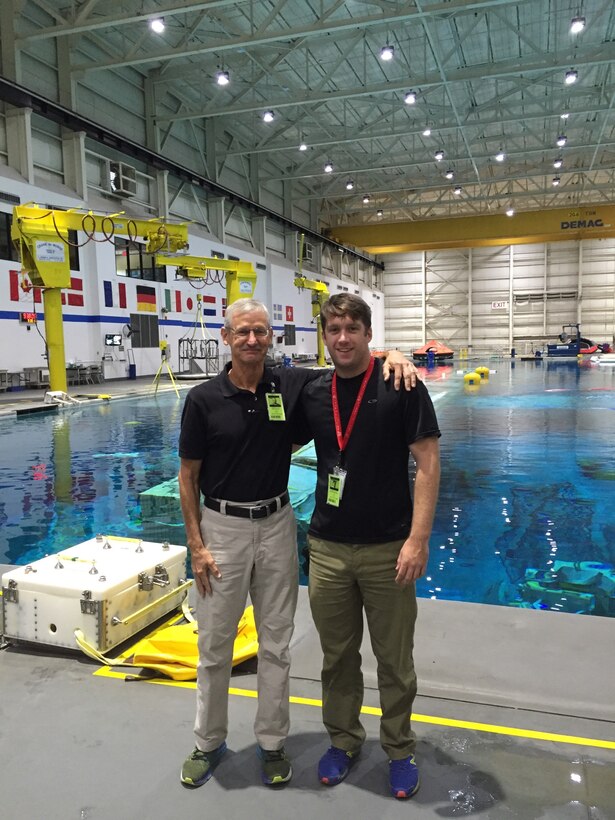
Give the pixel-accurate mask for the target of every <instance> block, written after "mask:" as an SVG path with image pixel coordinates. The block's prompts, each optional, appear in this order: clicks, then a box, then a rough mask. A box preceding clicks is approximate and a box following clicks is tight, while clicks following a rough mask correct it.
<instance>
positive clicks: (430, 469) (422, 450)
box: [395, 436, 440, 585]
mask: <svg viewBox="0 0 615 820" xmlns="http://www.w3.org/2000/svg"><path fill="white" fill-rule="evenodd" d="M410 452H411V453H412V457H413V458H414V460H415V462H416V477H415V480H414V503H413V512H412V525H411V527H410V535H409V536H408V538H407V539H406V540H405V541H404V544H403V546H402V548H401V550H400V552H399V556H398V558H397V566H396V569H397V575H396V577H395V581H396V583H398V584H402V585H406V584H411V583H412V582H413V581H416V580H417V579H418V578H420V577H421V575H423V574H424V573H425V570H426V569H427V561H428V560H429V536H430V535H431V528H432V525H433V518H434V513H435V510H436V502H437V500H438V489H439V486H440V444H439V442H438V438H437V436H428V437H426V438H420V439H417V441H415V442H414V443H413V444H411V445H410Z"/></svg>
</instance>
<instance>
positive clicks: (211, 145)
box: [205, 117, 219, 182]
mask: <svg viewBox="0 0 615 820" xmlns="http://www.w3.org/2000/svg"><path fill="white" fill-rule="evenodd" d="M205 159H206V163H207V164H206V171H207V176H208V177H209V178H210V179H211V180H212V181H213V182H218V181H219V180H218V146H217V144H216V117H209V119H207V120H205Z"/></svg>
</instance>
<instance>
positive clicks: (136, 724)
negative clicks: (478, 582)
mask: <svg viewBox="0 0 615 820" xmlns="http://www.w3.org/2000/svg"><path fill="white" fill-rule="evenodd" d="M300 593H301V594H300V604H299V610H298V615H297V628H296V632H295V637H294V639H293V646H292V649H293V668H292V683H291V696H292V698H293V703H292V706H291V716H292V724H293V725H292V730H291V736H290V738H289V741H288V744H287V749H288V752H289V753H290V755H291V757H292V760H293V767H294V777H293V780H292V782H291V783H290V784H289V785H288V786H286V787H285V788H283V789H280V790H271V789H267V788H266V787H264V786H262V785H261V784H260V780H259V768H258V762H257V759H256V755H255V743H254V737H253V734H252V721H253V716H254V690H255V676H254V674H251V673H248V674H239V675H235V676H234V677H233V679H232V681H231V685H232V694H231V695H230V731H229V738H228V743H229V750H230V751H229V753H228V754H227V755H226V757H225V758H224V760H223V762H222V763H221V764H220V766H219V767H218V769H217V770H216V774H215V775H214V778H212V780H211V781H209V782H208V783H207V784H205V786H203V787H202V788H200V789H195V790H188V789H186V788H184V787H182V786H181V784H180V782H179V770H180V767H181V763H182V761H183V759H184V758H185V756H186V755H187V754H188V753H189V751H190V750H191V748H192V745H193V739H192V723H193V718H194V705H195V693H194V685H193V684H190V683H189V684H174V683H168V684H167V683H165V684H160V683H151V682H126V681H125V680H124V679H123V674H121V672H122V670H116V671H115V672H114V673H112V674H111V675H109V674H104V675H101V674H94V673H95V672H96V671H97V669H98V667H97V665H96V664H95V663H94V662H93V661H90V660H89V659H87V658H86V657H85V656H83V655H80V654H77V653H71V652H69V651H63V652H62V651H61V652H57V651H50V650H47V649H46V648H45V647H42V646H39V647H38V648H34V649H33V648H31V647H29V648H27V647H25V646H23V645H22V646H9V647H8V648H6V649H5V650H4V651H3V652H1V653H0V691H1V692H2V699H1V701H0V727H1V728H0V739H1V740H0V744H1V748H2V765H1V766H0V801H1V803H0V804H1V805H2V812H1V816H2V817H6V818H7V820H17V819H19V820H73V818H74V820H142V818H148V820H172V818H173V820H174V818H176V817H199V816H203V817H208V818H209V817H211V818H214V817H221V818H227V819H228V820H235V818H236V819H237V820H239V818H244V817H250V818H254V820H278V819H279V820H282V819H284V820H287V818H288V817H290V816H293V817H295V818H304V817H305V818H313V817H322V818H353V820H354V818H357V817H361V818H376V817H378V818H382V819H384V818H396V817H406V816H408V815H411V816H412V817H417V818H442V817H473V816H480V817H481V818H485V820H513V818H515V820H535V819H536V820H537V818H545V819H546V820H612V818H614V817H615V721H614V720H613V715H612V713H611V714H610V715H608V716H605V717H604V718H602V719H600V718H598V717H594V718H590V717H582V716H578V715H576V714H575V707H574V701H575V699H576V697H577V694H576V689H577V684H576V683H575V680H576V674H577V672H578V671H579V669H580V668H581V666H582V665H584V664H586V663H587V662H590V661H591V659H590V658H589V655H587V654H586V655H585V656H584V657H583V658H582V659H579V662H578V663H577V661H576V660H575V658H574V657H570V656H568V657H567V656H566V640H567V639H566V635H567V633H568V628H569V627H570V625H571V624H570V620H569V619H574V620H575V621H577V622H579V624H582V625H583V630H584V631H585V634H586V639H585V640H586V643H587V644H593V645H596V646H597V645H598V644H599V642H600V641H602V640H603V639H605V638H609V639H610V643H607V644H606V645H602V648H601V650H600V652H598V651H596V653H595V658H594V660H593V663H594V666H593V668H592V669H591V670H590V671H591V675H592V676H593V678H594V679H595V680H596V685H595V686H593V688H592V690H591V691H589V692H587V691H586V692H585V696H586V697H585V699H584V701H592V703H593V705H594V707H595V709H596V711H599V710H600V708H601V706H600V701H601V699H605V700H606V701H609V704H608V705H610V706H611V708H612V703H611V701H612V681H613V680H614V676H613V652H612V648H613V646H614V645H615V644H614V642H613V637H615V622H613V621H611V620H609V619H601V618H592V617H583V616H566V615H562V614H557V615H554V619H553V620H554V623H553V624H550V625H548V628H547V630H546V632H547V633H548V634H547V639H548V640H550V641H551V640H555V641H557V640H560V639H561V640H560V643H561V648H562V652H561V656H560V657H559V658H558V662H557V669H556V670H553V669H552V668H551V664H552V659H551V658H547V659H546V661H545V664H544V665H542V666H541V665H540V664H539V665H535V659H534V658H533V657H531V658H529V659H528V662H527V664H522V665H521V668H520V669H519V671H518V673H517V674H516V675H513V677H512V679H510V668H509V667H508V666H506V667H505V668H503V669H502V670H501V674H500V672H499V671H498V663H499V660H498V655H497V654H494V651H495V650H496V648H497V647H498V645H499V644H501V643H502V636H501V634H500V630H501V627H502V622H504V621H506V616H507V615H508V616H510V620H511V624H513V631H514V632H518V633H520V634H521V635H522V639H521V640H520V641H519V643H518V645H515V644H514V643H509V653H510V654H511V657H513V658H515V657H517V658H522V657H523V656H524V654H525V651H526V649H527V647H528V645H529V644H530V643H531V642H532V641H534V642H540V641H541V640H543V637H544V636H545V624H544V622H543V621H542V618H543V616H544V615H545V614H548V613H541V612H536V613H532V612H530V613H529V614H530V615H532V614H534V615H536V616H537V618H536V619H533V623H532V624H531V625H529V626H527V625H526V626H525V627H523V628H522V629H521V630H520V629H519V627H518V619H517V616H518V615H519V614H520V613H519V611H515V610H507V609H501V608H497V607H488V606H482V605H478V604H456V603H451V602H439V601H421V602H420V620H419V627H418V630H417V649H416V660H417V667H418V669H419V672H420V674H421V681H420V684H419V697H418V698H417V701H416V703H415V710H414V711H415V715H416V717H415V719H414V728H415V730H416V732H417V735H418V750H417V761H418V763H419V766H420V770H421V779H422V785H421V789H420V791H419V792H418V794H417V795H416V796H415V797H414V798H412V800H410V801H407V802H399V801H396V800H394V799H393V798H392V797H390V796H389V795H388V792H387V766H386V760H385V757H384V754H383V752H382V750H381V749H380V746H379V743H378V717H377V715H373V714H366V715H365V716H364V722H365V726H366V729H367V732H368V740H367V742H366V744H365V747H364V753H363V755H362V757H361V759H360V760H359V762H358V763H357V765H356V767H355V768H354V769H353V771H352V772H351V774H350V776H349V778H348V780H347V781H346V782H344V783H342V784H340V785H339V786H337V787H335V788H330V789H329V788H326V787H323V786H321V785H320V784H319V783H318V781H317V778H316V765H317V761H318V758H319V757H320V755H321V754H322V752H323V751H324V750H325V748H326V747H327V745H328V744H327V739H326V736H325V735H324V732H323V729H322V724H321V718H320V709H319V705H318V699H319V697H320V685H319V681H318V678H319V664H320V652H319V649H318V642H317V636H316V634H315V631H314V628H313V626H312V623H311V620H310V617H309V612H308V604H307V596H306V590H305V588H301V590H300ZM494 610H498V612H497V613H494ZM494 614H498V615H500V616H501V617H500V618H497V619H495V620H492V617H491V616H493V615H494ZM521 614H523V615H524V614H527V613H525V612H523V613H521ZM555 622H559V624H557V623H555ZM444 623H448V624H450V625H451V626H452V625H453V624H455V625H456V626H455V630H457V632H459V633H460V632H462V631H463V628H464V625H465V627H469V625H470V624H471V625H472V632H473V634H474V635H475V641H474V648H473V649H472V650H471V656H470V657H469V656H468V654H467V653H468V649H467V646H465V645H464V644H463V643H462V644H459V643H458V642H457V638H456V635H455V634H454V632H452V633H451V634H450V635H448V636H447V635H439V636H438V633H439V632H440V631H441V629H442V625H443V624H444ZM604 625H606V627H605V628H604V630H602V627H604ZM596 629H597V630H598V637H597V638H594V636H595V634H596V633H595V630H596ZM530 630H533V633H532V632H531V631H530ZM558 635H559V638H558ZM576 637H577V636H576V635H575V639H576ZM609 646H610V648H611V649H610V651H608V647H609ZM601 656H605V660H604V663H603V662H602V661H601ZM363 657H364V669H365V673H366V684H367V688H366V695H365V705H366V706H367V707H377V706H378V696H377V691H376V690H375V689H374V688H373V681H374V673H375V661H374V658H373V656H372V654H371V650H370V649H369V647H368V646H367V645H365V646H364V652H363ZM430 667H431V668H432V671H431V672H429V669H430ZM435 668H437V670H438V671H437V672H434V671H433V670H434V669H435ZM479 669H484V670H486V671H488V678H489V679H490V680H491V681H493V682H494V686H495V684H496V682H497V687H498V689H499V691H498V692H497V700H498V701H499V703H498V704H494V703H491V702H490V700H495V698H491V697H490V695H489V694H488V693H486V690H485V687H484V686H483V685H482V684H479V685H476V684H477V680H476V671H477V670H479ZM554 672H556V674H554ZM555 677H558V678H559V679H560V680H561V681H563V684H562V686H561V687H560V690H561V691H560V694H559V695H558V697H561V696H562V693H563V694H564V695H565V694H566V692H569V693H570V698H568V699H567V701H566V703H565V709H566V714H557V713H556V710H554V709H552V708H550V707H549V691H550V687H551V683H550V681H552V680H553V679H554V678H555ZM453 678H454V679H455V693H454V697H455V699H454V700H450V699H446V698H445V697H441V696H440V697H435V696H430V695H429V694H428V693H429V691H430V690H434V689H436V688H440V689H442V690H444V689H445V687H446V681H447V679H453ZM524 678H527V679H532V680H535V681H538V682H540V681H543V685H544V692H539V690H540V688H541V687H540V685H537V686H535V687H533V691H534V695H535V694H536V693H539V695H540V697H539V700H540V701H541V703H542V705H540V704H539V703H536V702H534V700H533V699H532V698H533V697H534V695H532V687H527V688H526V689H525V690H524V691H520V689H519V686H518V682H519V681H522V680H523V679H524ZM609 693H610V698H609ZM462 696H463V699H461V697H462ZM523 697H525V698H526V699H527V702H526V703H525V708H523V707H521V706H520V705H518V701H520V700H521V699H522V698H523ZM314 701H316V703H314ZM507 701H508V703H507ZM562 706H564V700H560V703H559V705H558V710H559V709H561V708H562ZM582 711H583V712H585V711H588V710H587V709H586V708H585V707H584V708H583V710H582ZM476 724H480V726H477V725H476ZM536 733H539V734H536ZM561 741H564V742H561Z"/></svg>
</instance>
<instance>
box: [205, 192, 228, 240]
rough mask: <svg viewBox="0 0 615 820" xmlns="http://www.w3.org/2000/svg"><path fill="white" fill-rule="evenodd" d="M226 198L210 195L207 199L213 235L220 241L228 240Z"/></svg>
mask: <svg viewBox="0 0 615 820" xmlns="http://www.w3.org/2000/svg"><path fill="white" fill-rule="evenodd" d="M225 202H226V198H225V197H223V196H220V197H210V198H209V199H208V200H207V206H208V211H209V224H210V226H211V231H212V233H213V235H214V236H215V237H216V239H217V240H218V241H219V242H226V219H225V216H224V205H225Z"/></svg>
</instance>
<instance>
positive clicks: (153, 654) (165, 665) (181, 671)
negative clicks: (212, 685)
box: [129, 606, 258, 681]
mask: <svg viewBox="0 0 615 820" xmlns="http://www.w3.org/2000/svg"><path fill="white" fill-rule="evenodd" d="M257 652H258V636H257V634H256V625H255V623H254V608H253V607H251V606H249V607H248V608H247V609H246V611H245V612H244V613H243V615H242V616H241V620H240V621H239V626H238V628H237V637H236V638H235V646H234V649H233V666H237V664H240V663H243V661H245V660H248V659H249V658H254V657H255V656H256V653H257ZM198 659H199V652H198V647H197V626H196V623H186V624H178V625H176V626H166V627H163V628H162V629H160V630H159V631H158V632H155V633H154V634H153V635H150V636H148V637H147V638H143V640H141V641H139V643H137V644H136V645H135V647H134V650H133V651H132V652H131V654H130V656H129V661H130V663H131V664H132V665H134V666H135V667H137V668H138V667H141V668H144V669H152V670H158V671H159V672H161V673H162V674H164V675H167V676H168V677H170V678H172V679H173V680H181V681H187V680H196V667H197V663H198Z"/></svg>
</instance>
